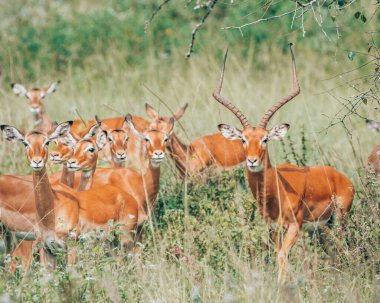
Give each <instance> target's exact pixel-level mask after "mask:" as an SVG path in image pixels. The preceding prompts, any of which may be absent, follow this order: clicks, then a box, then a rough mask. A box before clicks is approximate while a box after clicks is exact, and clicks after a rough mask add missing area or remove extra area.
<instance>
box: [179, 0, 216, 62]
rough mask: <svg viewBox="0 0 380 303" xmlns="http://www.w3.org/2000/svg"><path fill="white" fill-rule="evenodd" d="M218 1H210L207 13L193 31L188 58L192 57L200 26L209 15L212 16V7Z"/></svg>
mask: <svg viewBox="0 0 380 303" xmlns="http://www.w3.org/2000/svg"><path fill="white" fill-rule="evenodd" d="M217 2H218V0H211V1H209V2H208V3H209V5H208V6H207V12H206V13H205V15H204V16H203V18H202V19H201V21H200V22H199V23H198V24H197V25H196V26H195V27H194V28H193V31H192V32H191V40H190V44H189V48H188V51H187V53H186V58H190V56H191V53H192V52H193V48H194V41H195V36H196V34H197V32H198V30H199V28H200V27H201V26H202V25H203V24H204V23H205V21H206V20H207V18H208V16H210V13H211V11H212V9H213V7H214V6H215V4H216V3H217Z"/></svg>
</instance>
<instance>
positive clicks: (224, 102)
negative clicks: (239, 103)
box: [212, 48, 250, 128]
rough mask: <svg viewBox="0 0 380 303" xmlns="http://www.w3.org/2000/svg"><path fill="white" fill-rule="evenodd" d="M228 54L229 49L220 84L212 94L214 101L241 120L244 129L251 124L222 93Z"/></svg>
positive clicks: (225, 57)
mask: <svg viewBox="0 0 380 303" xmlns="http://www.w3.org/2000/svg"><path fill="white" fill-rule="evenodd" d="M227 54H228V48H227V50H226V53H225V55H224V61H223V65H222V72H221V73H220V79H219V82H218V83H217V85H216V87H215V90H214V92H213V94H212V96H213V97H214V99H215V100H216V101H218V102H219V103H221V104H222V105H224V106H225V107H227V108H228V109H229V110H230V111H231V112H233V113H234V115H235V116H236V117H237V118H238V119H239V121H240V123H241V124H242V125H243V127H244V128H247V127H249V126H250V125H249V122H248V119H247V118H246V116H245V115H244V114H243V113H242V112H241V110H240V109H238V108H237V107H236V106H235V105H233V104H232V103H231V101H229V100H228V99H227V98H225V97H223V96H222V95H221V94H220V92H221V90H222V85H223V79H224V70H225V67H226V61H227Z"/></svg>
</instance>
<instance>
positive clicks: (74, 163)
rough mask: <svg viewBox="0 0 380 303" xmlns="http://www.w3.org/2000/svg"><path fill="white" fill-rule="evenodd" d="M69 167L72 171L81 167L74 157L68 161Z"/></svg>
mask: <svg viewBox="0 0 380 303" xmlns="http://www.w3.org/2000/svg"><path fill="white" fill-rule="evenodd" d="M66 165H67V168H68V169H69V170H70V171H75V170H79V169H80V167H79V165H78V164H77V161H76V160H74V159H69V160H68V161H67V164H66Z"/></svg>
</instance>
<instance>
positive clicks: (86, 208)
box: [0, 122, 138, 264]
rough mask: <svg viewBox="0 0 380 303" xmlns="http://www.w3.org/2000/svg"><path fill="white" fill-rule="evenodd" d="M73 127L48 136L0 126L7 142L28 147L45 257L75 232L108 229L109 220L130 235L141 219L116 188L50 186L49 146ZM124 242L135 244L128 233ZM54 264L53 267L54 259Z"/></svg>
mask: <svg viewBox="0 0 380 303" xmlns="http://www.w3.org/2000/svg"><path fill="white" fill-rule="evenodd" d="M70 125H71V122H64V123H61V124H59V125H58V126H57V127H56V129H55V130H53V131H52V132H50V133H49V134H46V133H43V132H37V131H33V132H29V133H27V134H26V135H24V134H22V133H21V132H20V131H19V130H17V129H16V128H15V127H12V126H8V125H1V126H0V128H1V130H2V131H3V132H4V134H5V137H6V138H7V139H8V140H10V141H13V140H16V141H20V142H22V143H23V144H24V145H25V148H26V154H27V158H28V161H29V162H30V165H31V166H32V169H33V184H34V196H35V204H36V205H35V206H36V213H35V216H36V218H37V223H38V225H39V226H38V227H39V228H38V231H39V232H40V238H41V240H42V241H43V243H44V244H45V247H46V252H47V253H46V256H49V255H50V251H49V248H51V247H52V246H54V244H56V243H58V244H60V245H62V243H63V241H64V240H65V239H66V238H67V237H68V236H69V234H71V232H73V231H75V232H76V235H78V234H79V233H82V232H87V231H91V230H93V229H94V228H107V223H108V221H109V220H114V221H116V222H120V223H122V226H121V228H122V230H124V231H127V232H129V231H132V230H134V229H135V227H136V223H137V218H138V208H137V202H136V200H135V199H134V198H133V197H132V196H131V195H129V194H128V193H126V192H125V191H122V190H120V188H117V187H115V186H112V185H104V186H100V187H98V188H97V189H96V190H88V191H84V192H76V191H74V190H73V189H71V188H70V187H68V186H66V185H64V184H61V183H59V184H56V185H55V186H53V187H52V186H51V185H50V182H49V178H48V176H47V173H46V168H45V164H46V161H47V158H48V148H47V146H48V144H49V142H50V141H52V140H54V139H56V138H58V137H60V136H65V135H67V133H68V131H69V128H70ZM121 242H122V245H123V246H128V245H129V244H130V243H131V242H132V239H131V236H130V235H129V234H128V233H127V234H125V235H124V236H123V237H122V239H121ZM50 257H51V256H50ZM52 259H54V258H52ZM52 262H53V264H54V260H52Z"/></svg>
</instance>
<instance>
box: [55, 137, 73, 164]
mask: <svg viewBox="0 0 380 303" xmlns="http://www.w3.org/2000/svg"><path fill="white" fill-rule="evenodd" d="M54 142H55V148H54V149H53V150H52V151H51V152H50V161H51V162H53V163H54V164H62V163H65V162H67V160H69V159H70V157H71V156H72V154H73V151H74V146H75V144H76V143H77V140H76V139H75V138H74V136H73V135H72V134H71V133H70V132H68V133H67V135H66V136H62V137H60V138H57V139H55V140H54Z"/></svg>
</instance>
